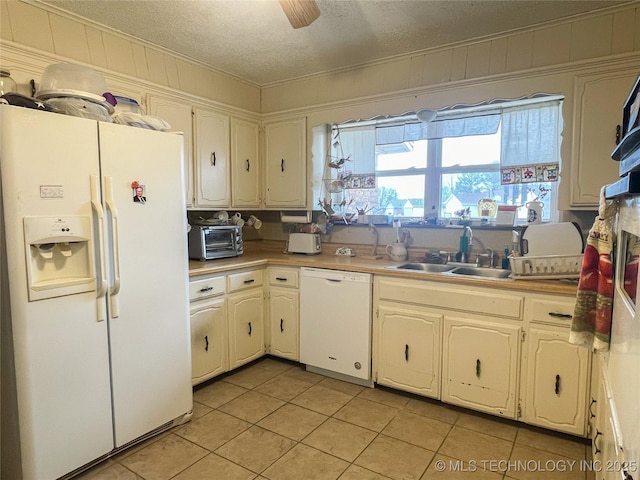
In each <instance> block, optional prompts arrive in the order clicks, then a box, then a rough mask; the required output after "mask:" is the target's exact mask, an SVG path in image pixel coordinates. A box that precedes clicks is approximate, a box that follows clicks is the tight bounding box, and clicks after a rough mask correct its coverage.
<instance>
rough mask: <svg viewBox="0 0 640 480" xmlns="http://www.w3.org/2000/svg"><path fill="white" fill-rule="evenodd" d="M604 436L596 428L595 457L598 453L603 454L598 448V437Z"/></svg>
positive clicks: (594, 438)
mask: <svg viewBox="0 0 640 480" xmlns="http://www.w3.org/2000/svg"><path fill="white" fill-rule="evenodd" d="M600 435H602V432H600V431H599V430H598V429H597V428H596V436H595V437H593V446H594V447H596V451H595V452H594V455H597V454H598V453H602V450H600V449H599V448H598V443H597V441H598V437H599V436H600Z"/></svg>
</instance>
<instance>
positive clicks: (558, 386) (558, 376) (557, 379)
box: [554, 375, 560, 395]
mask: <svg viewBox="0 0 640 480" xmlns="http://www.w3.org/2000/svg"><path fill="white" fill-rule="evenodd" d="M554 390H555V392H556V395H560V375H556V386H555V388H554Z"/></svg>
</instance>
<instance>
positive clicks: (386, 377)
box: [374, 305, 442, 398]
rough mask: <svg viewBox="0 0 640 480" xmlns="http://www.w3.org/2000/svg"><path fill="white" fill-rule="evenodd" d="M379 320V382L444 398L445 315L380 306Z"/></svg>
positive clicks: (377, 329)
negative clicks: (442, 364) (443, 332)
mask: <svg viewBox="0 0 640 480" xmlns="http://www.w3.org/2000/svg"><path fill="white" fill-rule="evenodd" d="M376 321H377V328H376V335H377V339H376V340H377V342H376V343H377V355H376V358H375V360H374V363H375V364H376V368H377V380H376V381H377V383H380V384H382V385H387V386H390V387H394V388H398V389H400V390H405V391H408V392H413V393H417V394H420V395H425V396H428V397H433V398H440V355H441V351H440V340H441V335H440V334H441V326H442V315H437V314H432V313H427V312H425V311H424V308H414V307H410V306H405V305H403V306H399V305H398V306H397V305H393V306H391V305H389V306H387V305H380V306H379V307H378V315H377V320H376Z"/></svg>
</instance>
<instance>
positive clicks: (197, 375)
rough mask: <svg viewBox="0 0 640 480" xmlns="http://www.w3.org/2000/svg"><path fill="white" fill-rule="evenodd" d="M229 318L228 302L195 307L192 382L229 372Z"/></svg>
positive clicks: (221, 301) (195, 383)
mask: <svg viewBox="0 0 640 480" xmlns="http://www.w3.org/2000/svg"><path fill="white" fill-rule="evenodd" d="M227 343H228V341H227V316H226V312H225V308H224V299H220V300H217V301H214V302H206V303H204V304H203V305H201V306H195V307H192V308H191V383H192V385H197V384H198V383H201V382H204V381H205V380H208V379H209V378H212V377H215V376H216V375H219V374H221V373H224V372H226V371H227V356H228V355H227Z"/></svg>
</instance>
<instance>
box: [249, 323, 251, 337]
mask: <svg viewBox="0 0 640 480" xmlns="http://www.w3.org/2000/svg"><path fill="white" fill-rule="evenodd" d="M249 336H251V322H249Z"/></svg>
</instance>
